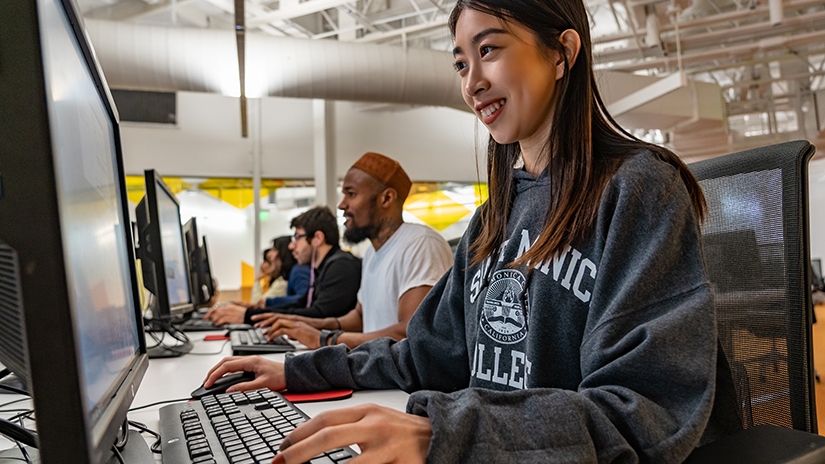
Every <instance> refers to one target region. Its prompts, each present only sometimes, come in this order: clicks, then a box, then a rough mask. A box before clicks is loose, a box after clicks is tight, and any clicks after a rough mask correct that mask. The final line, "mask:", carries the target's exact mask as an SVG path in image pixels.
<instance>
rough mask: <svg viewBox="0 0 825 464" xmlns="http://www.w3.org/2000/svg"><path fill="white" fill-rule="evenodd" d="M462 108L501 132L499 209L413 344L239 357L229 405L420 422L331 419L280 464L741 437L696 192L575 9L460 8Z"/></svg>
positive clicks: (547, 455)
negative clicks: (257, 393) (298, 403)
mask: <svg viewBox="0 0 825 464" xmlns="http://www.w3.org/2000/svg"><path fill="white" fill-rule="evenodd" d="M450 28H451V31H452V33H453V35H454V37H455V49H454V55H455V68H456V71H457V72H458V73H459V74H460V75H461V83H462V92H463V96H464V100H465V101H466V102H467V104H468V105H469V106H470V107H471V108H473V110H474V111H475V113H476V115H477V116H478V118H479V119H480V120H481V121H482V122H483V123H484V125H485V126H486V127H487V128H488V129H489V131H490V134H491V139H490V142H489V149H488V165H487V174H488V179H489V187H490V198H489V200H488V201H487V202H486V203H485V204H484V205H483V206H482V207H481V208H479V210H478V211H477V212H476V214H475V217H474V218H473V220H472V221H471V223H470V226H469V227H468V230H467V232H466V233H465V235H464V237H463V238H462V241H461V243H460V245H459V247H458V250H457V252H456V257H455V264H454V266H453V268H452V270H451V271H450V272H449V273H447V274H446V275H445V276H444V277H443V278H442V279H441V281H440V282H439V283H438V284H437V285H436V286H435V287H433V289H432V290H431V291H430V293H429V295H428V296H427V298H425V299H424V301H423V302H422V303H421V306H420V307H419V308H418V310H417V311H416V314H415V316H414V317H413V318H412V319H411V321H410V324H409V326H408V329H407V336H408V338H407V339H406V340H402V341H400V342H394V341H391V340H389V339H379V340H373V341H372V342H369V343H366V344H364V345H361V347H359V348H358V349H356V350H352V351H349V350H347V349H346V348H345V347H343V346H340V345H339V346H336V347H329V348H324V349H321V350H318V351H316V352H314V353H309V354H305V355H301V356H296V357H294V358H291V359H289V360H287V362H286V364H285V365H283V364H278V363H273V362H270V361H265V360H263V359H260V358H228V359H226V360H224V361H222V362H221V363H220V364H218V365H217V366H216V367H214V368H213V369H212V370H211V371H210V373H209V374H208V378H207V380H206V385H210V384H211V382H214V380H215V379H217V378H218V377H220V376H221V375H223V374H225V373H227V372H232V371H239V370H246V371H253V372H255V373H256V374H257V377H256V378H255V380H254V381H252V382H249V383H247V384H240V385H238V386H236V387H235V388H236V389H250V388H260V387H264V386H266V387H269V388H272V389H276V390H279V389H283V388H285V387H288V388H289V390H290V391H307V390H326V389H333V388H354V389H364V388H402V389H404V390H406V391H409V392H411V393H412V394H411V396H410V399H409V403H408V405H407V413H401V412H398V411H395V410H391V409H387V408H382V407H378V406H374V405H372V406H361V407H357V408H349V409H341V410H330V411H326V412H324V413H322V414H320V415H318V416H316V417H315V418H313V419H312V420H310V421H309V422H307V423H306V424H304V425H302V426H301V427H299V428H297V429H296V430H295V431H294V432H293V433H292V434H291V435H290V436H289V437H288V438H287V439H286V440H285V441H284V443H283V444H282V445H281V450H282V452H281V453H280V454H279V455H277V456H276V457H275V460H274V461H273V462H275V463H284V462H286V463H290V464H293V463H299V462H304V461H306V460H309V459H310V458H312V457H313V456H316V455H318V454H319V453H320V452H322V451H325V450H329V449H334V448H337V447H341V446H345V445H350V444H353V443H357V444H358V445H359V446H360V448H361V450H362V454H361V456H359V457H358V458H356V459H354V460H353V461H352V462H353V463H355V462H358V463H361V462H424V461H427V462H486V463H490V462H492V463H510V462H542V463H543V462H627V463H636V462H673V463H678V462H681V461H683V460H684V459H685V458H686V457H687V456H688V454H690V452H691V451H692V450H693V448H695V447H696V446H698V445H699V444H701V443H704V442H707V441H710V440H713V439H715V438H718V437H720V436H722V435H725V434H727V433H730V432H732V431H734V430H736V429H738V428H741V422H740V419H739V416H738V410H737V406H736V399H735V394H734V391H733V387H732V382H731V380H730V372H729V369H728V367H727V364H726V362H725V358H724V355H723V354H722V353H721V352H719V353H718V354H719V356H717V337H716V326H715V316H714V306H713V295H712V292H711V288H710V286H709V284H708V282H707V278H706V276H705V272H704V267H703V262H702V256H701V244H700V230H699V224H700V221H701V218H702V216H703V214H704V206H705V203H704V198H703V196H702V193H701V190H700V188H699V186H698V184H697V182H696V180H695V179H694V178H693V176H692V175H691V174H690V172H689V171H688V170H687V168H686V167H685V165H684V164H683V163H682V162H681V161H680V160H679V158H678V157H676V156H675V155H674V154H673V153H671V152H670V151H668V150H666V149H663V148H661V147H657V146H654V145H650V144H646V143H643V142H641V141H639V140H636V139H634V138H633V137H631V136H630V135H629V134H627V133H626V132H624V131H623V130H621V129H620V128H619V126H618V125H617V124H616V123H615V122H614V121H613V120H612V118H611V117H610V116H609V114H608V113H607V110H606V108H605V106H604V104H603V103H602V101H601V98H600V97H599V93H598V90H597V88H596V84H595V79H594V76H593V67H592V57H591V43H590V36H589V25H588V23H587V17H586V13H585V8H584V5H583V3H582V1H581V0H530V1H520V0H519V1H516V0H459V1H458V3H457V4H456V7H455V9H454V10H453V12H452V15H451V18H450Z"/></svg>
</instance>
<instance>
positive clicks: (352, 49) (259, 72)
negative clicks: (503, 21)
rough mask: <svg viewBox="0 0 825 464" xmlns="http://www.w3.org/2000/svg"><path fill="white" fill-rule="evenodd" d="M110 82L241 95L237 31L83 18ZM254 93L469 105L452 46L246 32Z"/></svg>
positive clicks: (248, 92) (117, 85) (249, 81)
mask: <svg viewBox="0 0 825 464" xmlns="http://www.w3.org/2000/svg"><path fill="white" fill-rule="evenodd" d="M85 22H86V27H87V30H88V34H89V37H90V39H91V42H92V44H93V45H94V48H95V53H96V54H97V58H98V60H99V61H100V64H101V67H102V68H103V71H104V74H105V75H106V79H107V81H108V83H109V85H110V86H112V87H114V88H124V89H134V90H155V91H191V92H211V93H220V94H223V95H228V96H234V97H237V96H239V95H240V82H239V79H238V67H237V59H238V57H237V51H236V48H235V40H234V39H235V37H234V35H235V34H234V31H219V30H211V29H195V28H185V29H184V28H168V27H158V26H146V25H140V24H133V23H120V22H109V21H99V20H86V21H85ZM245 41H246V53H245V62H246V69H245V73H246V79H245V90H246V96H247V97H249V98H255V97H262V96H270V97H290V98H321V99H327V100H349V101H364V102H382V103H396V104H408V105H432V106H446V107H452V108H457V109H462V110H466V111H469V109H468V108H467V105H466V104H465V103H464V101H463V100H462V98H461V92H460V79H459V77H458V74H457V73H456V72H455V71H454V70H453V69H452V66H451V65H452V62H453V61H452V60H453V57H452V55H451V54H450V53H449V52H439V51H435V50H427V49H417V48H408V49H403V48H402V47H397V46H388V45H376V44H354V43H348V42H339V41H335V40H307V39H293V38H286V37H272V36H267V35H263V34H252V33H248V34H246V35H245Z"/></svg>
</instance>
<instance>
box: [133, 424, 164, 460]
mask: <svg viewBox="0 0 825 464" xmlns="http://www.w3.org/2000/svg"><path fill="white" fill-rule="evenodd" d="M129 425H131V426H132V427H134V428H136V429H138V431H140V432H141V433H144V432H145V433H148V434H149V435H151V436H153V437H155V442H154V443H152V446H150V447H149V449H150V450H151V451H152V452H153V453H155V454H161V453H162V451H161V449H160V434H159V433H157V432H155V431H154V430H151V429H150V428H149V427H147V426H146V424H143V423H140V422H136V421H129Z"/></svg>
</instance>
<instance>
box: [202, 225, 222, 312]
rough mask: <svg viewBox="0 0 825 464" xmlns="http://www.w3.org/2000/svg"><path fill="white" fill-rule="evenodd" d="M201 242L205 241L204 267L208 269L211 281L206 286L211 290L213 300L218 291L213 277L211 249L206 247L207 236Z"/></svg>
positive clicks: (210, 294) (203, 246)
mask: <svg viewBox="0 0 825 464" xmlns="http://www.w3.org/2000/svg"><path fill="white" fill-rule="evenodd" d="M201 240H202V241H203V245H202V248H203V265H204V268H205V269H206V274H207V275H208V276H209V280H207V281H206V286H207V288H208V290H209V296H210V298H212V297H215V294H216V293H217V291H218V289H217V288H215V278H214V277H212V265H211V264H210V262H209V247H208V246H206V235H204V236H203V237H201Z"/></svg>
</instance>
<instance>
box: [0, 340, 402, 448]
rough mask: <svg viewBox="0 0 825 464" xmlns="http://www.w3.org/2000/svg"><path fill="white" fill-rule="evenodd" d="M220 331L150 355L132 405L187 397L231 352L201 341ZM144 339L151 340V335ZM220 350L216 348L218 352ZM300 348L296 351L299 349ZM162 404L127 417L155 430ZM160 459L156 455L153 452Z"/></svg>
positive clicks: (389, 396)
mask: <svg viewBox="0 0 825 464" xmlns="http://www.w3.org/2000/svg"><path fill="white" fill-rule="evenodd" d="M216 333H222V332H189V333H188V334H187V335H189V338H190V339H191V340H192V342H193V343H194V348H193V349H192V352H191V353H189V354H186V355H184V356H180V357H177V358H165V359H152V360H150V361H149V369H148V370H147V371H146V376H145V377H144V378H143V382H141V385H140V388H139V389H138V393H137V395H136V396H135V400H134V402H133V403H132V407H133V408H134V407H140V406H143V405H147V404H152V403H156V402H158V401H166V400H174V399H186V398H189V397H190V393H191V392H192V390H194V389H196V388H198V387H199V386H200V385H201V383H202V382H203V379H204V377H206V373H207V372H208V371H209V369H210V368H211V367H212V366H214V365H215V364H217V362H218V361H220V360H221V359H222V358H224V357H226V356H231V355H232V348H231V346H229V343H226V342H224V341H203V338H204V337H205V336H206V335H214V334H216ZM147 343H152V341H151V339H149V340H148V341H147ZM219 350H220V352H218V351H219ZM299 352H300V351H299ZM263 357H264V358H267V359H272V360H275V361H283V359H284V355H283V354H269V355H263ZM408 396H409V395H407V394H406V393H404V392H403V391H400V390H376V391H360V392H355V393H354V394H353V395H352V397H351V398H348V399H345V400H338V401H327V402H319V403H301V404H299V405H298V407H299V408H300V409H301V410H302V411H304V412H305V413H306V414H307V415H309V416H315V415H316V414H318V413H320V412H321V411H324V410H327V409H337V408H345V407H351V406H356V405H359V404H365V403H375V404H379V405H381V406H386V407H390V408H394V409H397V410H399V411H404V410H405V408H406V405H407V397H408ZM20 398H23V397H22V396H20V395H0V404H4V403H7V402H9V401H13V400H16V399H20ZM163 406H165V405H158V406H152V407H150V408H146V409H142V410H140V411H134V412H131V413H129V419H130V420H134V421H138V422H143V423H144V424H146V425H147V426H148V427H149V428H150V429H152V430H154V431H159V430H160V427H159V425H158V417H159V415H158V411H159V410H160V408H162V407H163ZM10 408H15V409H22V408H31V402H30V401H26V402H23V403H18V404H15V405H13V406H8V407H7V408H4V409H10ZM11 415H13V414H0V417H4V418H8V417H10V416H11ZM144 437H145V438H146V441H147V442H149V443H151V442H152V441H153V439H152V437H151V436H149V435H148V434H144ZM13 446H14V445H13V443H12V442H10V441H8V440H6V439H5V438H2V437H0V450H2V449H7V448H11V447H13ZM156 456H157V460H158V462H160V455H159V454H158V455H156Z"/></svg>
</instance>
